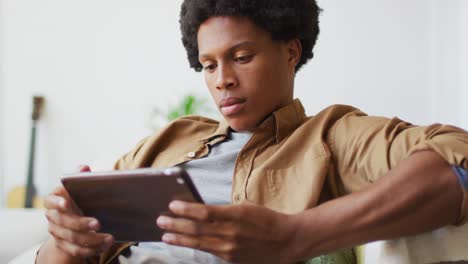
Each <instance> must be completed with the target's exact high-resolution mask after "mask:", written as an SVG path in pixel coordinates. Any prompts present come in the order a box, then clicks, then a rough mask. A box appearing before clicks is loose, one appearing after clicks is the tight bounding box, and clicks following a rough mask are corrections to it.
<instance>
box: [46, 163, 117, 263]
mask: <svg viewBox="0 0 468 264" xmlns="http://www.w3.org/2000/svg"><path fill="white" fill-rule="evenodd" d="M84 171H90V169H89V167H88V166H83V167H81V168H80V172H84ZM44 205H45V207H46V209H47V210H46V213H45V214H46V217H47V220H48V221H49V233H50V234H51V235H52V238H53V239H52V240H53V241H48V244H53V245H54V247H52V248H53V249H54V248H55V249H58V250H60V251H61V252H62V253H65V255H69V256H70V257H77V258H83V259H84V258H87V257H90V256H94V255H98V254H100V253H101V252H102V251H104V250H106V249H108V248H109V247H110V246H111V245H112V244H113V237H112V235H110V234H103V233H97V231H98V230H99V227H100V226H99V222H98V220H97V219H95V218H91V217H84V216H83V215H82V213H81V212H80V210H79V209H78V208H77V207H76V206H75V205H74V203H73V202H72V200H71V198H70V196H69V195H68V193H67V191H66V190H65V188H63V187H58V188H57V189H55V191H54V192H52V193H51V194H50V195H48V196H47V197H46V199H45V202H44ZM50 248H51V247H50V245H49V247H47V249H50ZM41 251H42V249H41ZM41 253H42V252H41Z"/></svg>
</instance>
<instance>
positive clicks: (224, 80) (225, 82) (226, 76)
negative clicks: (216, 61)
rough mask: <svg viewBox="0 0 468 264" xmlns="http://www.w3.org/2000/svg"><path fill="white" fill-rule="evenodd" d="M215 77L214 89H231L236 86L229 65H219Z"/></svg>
mask: <svg viewBox="0 0 468 264" xmlns="http://www.w3.org/2000/svg"><path fill="white" fill-rule="evenodd" d="M217 74H218V75H217V76H216V89H218V90H221V89H232V88H234V87H236V86H237V84H238V82H237V78H236V74H235V72H234V70H233V69H232V67H231V66H229V65H219V66H218V70H217Z"/></svg>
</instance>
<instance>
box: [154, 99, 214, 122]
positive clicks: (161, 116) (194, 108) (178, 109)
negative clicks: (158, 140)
mask: <svg viewBox="0 0 468 264" xmlns="http://www.w3.org/2000/svg"><path fill="white" fill-rule="evenodd" d="M212 112H213V110H212V109H211V107H209V106H208V100H207V99H206V98H201V97H198V96H196V95H194V94H186V95H184V96H183V97H182V99H181V100H180V101H179V102H177V103H176V104H173V105H170V106H169V107H168V109H167V110H166V111H163V110H161V109H160V108H154V109H153V114H152V117H151V120H152V122H151V123H152V127H153V128H155V129H157V128H159V127H161V126H163V125H165V124H167V123H169V122H171V121H173V120H174V119H177V118H179V117H182V116H186V115H195V114H198V115H202V114H209V113H212Z"/></svg>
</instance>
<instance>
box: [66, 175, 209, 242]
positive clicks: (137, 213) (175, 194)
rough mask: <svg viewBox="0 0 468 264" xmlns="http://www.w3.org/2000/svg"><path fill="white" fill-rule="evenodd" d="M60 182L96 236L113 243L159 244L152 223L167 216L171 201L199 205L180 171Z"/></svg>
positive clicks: (77, 177) (82, 177) (84, 177)
mask: <svg viewBox="0 0 468 264" xmlns="http://www.w3.org/2000/svg"><path fill="white" fill-rule="evenodd" d="M61 181H62V184H63V186H64V187H65V189H66V190H67V191H68V193H69V194H70V196H71V198H72V200H73V201H74V202H75V204H76V205H77V206H78V208H79V209H80V210H81V211H82V212H83V214H84V215H85V216H91V217H95V218H97V219H98V220H99V222H100V224H101V229H100V230H99V232H102V233H110V234H112V235H113V236H114V239H115V241H117V242H129V241H131V242H139V241H161V236H162V234H163V231H162V230H161V229H160V228H159V227H158V226H157V225H156V219H157V218H158V216H160V215H171V213H170V211H169V209H168V206H169V203H170V202H171V201H173V200H183V201H191V202H201V203H202V202H203V200H202V198H201V197H200V194H199V193H198V191H197V189H196V188H195V185H194V184H193V182H192V180H191V179H190V177H189V175H188V174H187V172H186V171H185V170H184V169H183V168H180V167H173V168H168V169H136V170H125V171H109V172H81V173H74V174H67V175H64V176H63V177H62V179H61Z"/></svg>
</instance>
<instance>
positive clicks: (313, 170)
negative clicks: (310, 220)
mask: <svg viewBox="0 0 468 264" xmlns="http://www.w3.org/2000/svg"><path fill="white" fill-rule="evenodd" d="M303 154H304V153H303ZM276 165H281V162H280V161H278V162H277V163H276ZM289 165H290V166H288V167H286V168H274V169H265V170H264V171H263V173H262V172H259V174H260V175H258V176H257V177H255V178H257V181H252V182H251V183H250V184H249V185H250V186H248V188H247V189H248V190H250V191H249V192H248V193H249V194H250V195H249V196H250V198H254V199H253V200H256V202H258V203H260V204H263V205H264V206H266V207H268V208H271V209H273V210H275V211H280V212H283V213H291V214H292V213H298V212H301V211H304V210H306V209H308V208H311V207H314V206H315V205H317V203H318V201H319V198H320V194H321V192H322V189H323V185H324V182H325V177H326V176H327V173H328V169H329V166H330V155H329V151H328V149H327V147H326V146H325V145H322V144H316V145H314V146H313V148H311V149H309V151H307V154H305V155H302V156H297V157H296V160H295V162H293V163H289ZM270 168H271V167H270ZM249 187H250V188H249ZM255 189H256V190H257V192H256V191H255Z"/></svg>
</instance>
